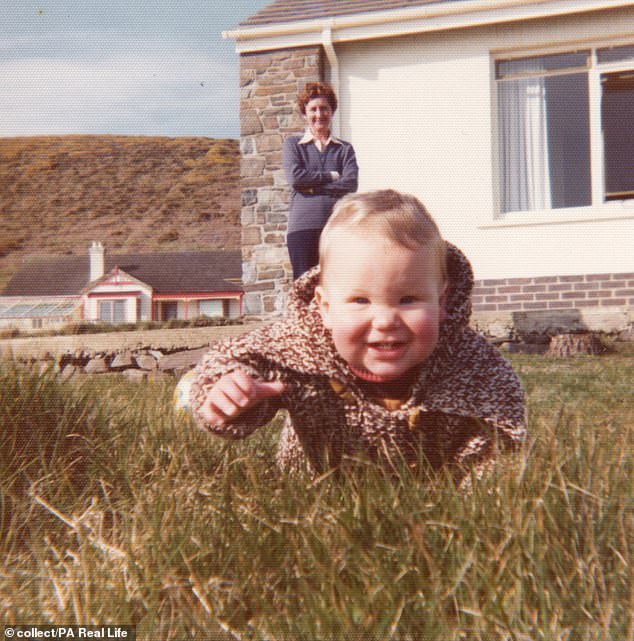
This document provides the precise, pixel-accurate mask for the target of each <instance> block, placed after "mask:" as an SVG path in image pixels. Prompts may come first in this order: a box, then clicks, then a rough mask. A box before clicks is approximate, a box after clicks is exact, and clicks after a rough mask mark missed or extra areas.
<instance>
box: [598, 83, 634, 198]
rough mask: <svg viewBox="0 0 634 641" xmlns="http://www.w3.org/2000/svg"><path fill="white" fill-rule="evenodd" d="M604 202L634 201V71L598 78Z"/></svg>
mask: <svg viewBox="0 0 634 641" xmlns="http://www.w3.org/2000/svg"><path fill="white" fill-rule="evenodd" d="M601 85H602V89H603V96H602V102H601V122H602V125H603V144H604V146H605V151H604V154H605V191H606V199H607V200H620V199H623V198H634V127H632V123H633V122H634V71H631V72H621V73H610V74H604V75H603V76H601Z"/></svg>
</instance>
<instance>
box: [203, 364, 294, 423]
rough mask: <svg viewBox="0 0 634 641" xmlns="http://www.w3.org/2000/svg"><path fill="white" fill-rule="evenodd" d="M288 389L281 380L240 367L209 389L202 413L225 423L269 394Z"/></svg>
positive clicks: (278, 393)
mask: <svg viewBox="0 0 634 641" xmlns="http://www.w3.org/2000/svg"><path fill="white" fill-rule="evenodd" d="M285 389H286V385H285V384H284V383H282V382H281V381H272V382H270V383H266V382H263V381H258V380H256V379H255V378H253V377H252V376H250V375H249V374H247V373H246V372H242V371H240V370H236V371H234V372H231V373H229V374H226V375H225V376H223V377H222V378H221V379H219V380H218V381H217V382H216V384H215V385H214V386H213V387H212V388H211V389H210V390H209V393H208V394H207V398H206V399H205V402H204V403H203V405H202V407H201V408H200V413H201V414H202V416H203V418H204V419H205V421H207V423H209V424H210V425H213V426H219V425H225V424H226V423H227V422H228V421H229V420H230V419H235V418H237V417H238V416H240V414H242V413H244V412H246V411H247V410H248V409H251V408H252V407H253V406H254V405H257V404H258V403H261V402H262V401H263V400H264V399H265V398H269V397H271V396H279V395H280V394H281V393H282V392H283V391H284V390H285Z"/></svg>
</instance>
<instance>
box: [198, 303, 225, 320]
mask: <svg viewBox="0 0 634 641" xmlns="http://www.w3.org/2000/svg"><path fill="white" fill-rule="evenodd" d="M200 315H201V316H222V315H223V313H222V301H221V300H201V301H200Z"/></svg>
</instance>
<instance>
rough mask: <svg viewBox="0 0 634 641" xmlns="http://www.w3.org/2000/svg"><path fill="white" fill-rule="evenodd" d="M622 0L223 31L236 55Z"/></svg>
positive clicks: (550, 1)
mask: <svg viewBox="0 0 634 641" xmlns="http://www.w3.org/2000/svg"><path fill="white" fill-rule="evenodd" d="M632 4H633V3H632V2H631V1H629V2H625V1H621V0H534V1H527V0H453V1H446V2H435V3H431V4H421V5H418V6H415V7H408V8H400V9H394V10H385V11H366V12H359V13H350V14H347V15H337V16H329V15H326V14H325V15H324V17H323V18H314V19H307V20H295V21H287V22H273V23H267V24H265V25H257V26H249V25H243V26H241V27H240V28H238V29H236V30H233V31H225V32H223V34H222V35H223V37H224V38H226V39H233V40H235V41H236V51H237V52H238V53H251V52H257V51H267V50H274V49H286V48H292V47H303V46H312V45H319V44H322V42H323V37H324V36H323V34H324V32H326V31H328V32H329V39H330V40H331V41H332V42H333V43H338V42H351V41H354V40H368V39H375V38H387V37H395V36H405V35H410V34H414V33H426V32H432V31H443V30H447V29H460V28H467V27H475V26H484V25H489V24H498V23H503V22H516V21H521V20H534V19H539V18H551V17H555V16H563V15H570V14H578V13H587V12H592V11H602V10H606V9H616V8H619V7H627V6H632Z"/></svg>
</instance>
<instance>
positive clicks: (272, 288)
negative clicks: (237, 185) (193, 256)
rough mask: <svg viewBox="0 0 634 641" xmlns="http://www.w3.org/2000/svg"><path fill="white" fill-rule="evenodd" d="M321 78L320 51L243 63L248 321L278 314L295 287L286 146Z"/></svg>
mask: <svg viewBox="0 0 634 641" xmlns="http://www.w3.org/2000/svg"><path fill="white" fill-rule="evenodd" d="M322 78H323V55H322V49H321V47H302V48H297V49H283V50H277V51H270V52H263V53H252V54H243V55H241V56H240V92H241V100H240V128H241V140H240V151H241V177H242V204H241V207H242V209H241V222H242V260H243V263H242V279H243V284H244V290H245V296H244V299H243V311H244V314H245V315H247V316H256V317H258V316H271V315H274V314H281V313H282V311H283V309H284V302H285V293H286V291H287V290H288V287H289V286H290V284H291V282H292V271H291V266H290V261H289V258H288V252H287V249H286V228H287V222H288V200H289V195H290V190H289V188H288V185H287V183H286V180H285V178H284V172H283V170H282V142H283V140H284V138H285V137H286V136H288V135H289V134H292V133H299V132H301V131H302V130H303V129H304V123H303V120H302V118H301V115H300V113H299V111H298V110H297V107H296V101H297V96H298V94H299V93H300V92H301V91H302V90H303V88H304V85H305V84H306V83H307V82H314V81H317V80H321V79H322Z"/></svg>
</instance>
